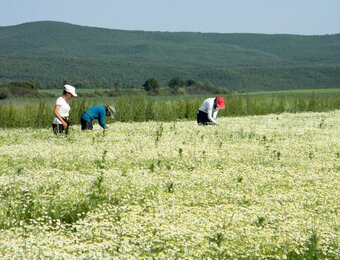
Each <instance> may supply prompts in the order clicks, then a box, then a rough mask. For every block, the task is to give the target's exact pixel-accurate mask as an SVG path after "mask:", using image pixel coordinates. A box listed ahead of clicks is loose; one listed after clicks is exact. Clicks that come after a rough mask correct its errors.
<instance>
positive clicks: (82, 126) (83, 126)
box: [80, 118, 93, 130]
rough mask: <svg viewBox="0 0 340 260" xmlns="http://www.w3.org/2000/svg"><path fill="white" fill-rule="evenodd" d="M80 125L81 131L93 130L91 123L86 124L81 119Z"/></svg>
mask: <svg viewBox="0 0 340 260" xmlns="http://www.w3.org/2000/svg"><path fill="white" fill-rule="evenodd" d="M80 124H81V130H92V129H93V124H92V122H87V121H86V120H84V119H83V118H81V119H80Z"/></svg>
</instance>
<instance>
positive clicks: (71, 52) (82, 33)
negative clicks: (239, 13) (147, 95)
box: [0, 22, 340, 90]
mask: <svg viewBox="0 0 340 260" xmlns="http://www.w3.org/2000/svg"><path fill="white" fill-rule="evenodd" d="M175 76H178V77H181V78H183V79H193V80H195V81H201V82H211V83H213V84H214V85H216V86H219V87H226V88H228V89H231V90H235V89H239V90H240V89H241V90H273V89H295V88H315V87H317V88H329V87H333V88H334V87H340V34H336V35H324V36H300V35H266V34H217V33H190V32H178V33H172V32H144V31H122V30H111V29H102V28H94V27H85V26H78V25H72V24H67V23H61V22H33V23H26V24H21V25H16V26H8V27H0V82H8V81H12V80H15V81H18V80H37V81H39V82H41V83H42V86H44V85H46V84H48V83H51V82H58V81H61V80H62V79H66V80H67V81H69V82H88V83H91V82H92V83H93V82H100V83H102V84H105V85H107V86H113V85H114V84H116V85H117V84H121V85H122V84H124V85H136V86H141V85H142V84H143V83H144V81H145V80H146V79H147V78H150V77H154V78H156V79H157V80H159V81H160V82H161V83H162V84H166V83H167V82H168V81H169V80H170V79H171V78H173V77H175Z"/></svg>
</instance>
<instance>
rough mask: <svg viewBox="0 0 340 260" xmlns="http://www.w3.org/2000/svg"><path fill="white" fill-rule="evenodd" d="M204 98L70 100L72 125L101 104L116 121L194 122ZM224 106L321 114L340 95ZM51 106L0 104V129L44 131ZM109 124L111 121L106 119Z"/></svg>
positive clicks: (258, 98)
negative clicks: (112, 110)
mask: <svg viewBox="0 0 340 260" xmlns="http://www.w3.org/2000/svg"><path fill="white" fill-rule="evenodd" d="M205 98H206V97H203V96H188V97H178V98H173V97H171V98H166V97H145V96H121V97H117V98H111V99H109V100H110V102H108V100H107V99H102V100H101V101H96V100H93V99H82V98H78V99H73V100H72V101H71V115H70V118H71V123H72V124H79V121H80V116H81V113H82V111H84V110H85V109H86V108H88V107H90V106H92V105H95V104H101V105H106V103H107V102H108V103H109V104H110V105H114V106H115V107H116V110H117V114H116V117H115V120H117V121H121V122H141V121H162V122H167V121H175V120H185V119H186V120H194V119H195V118H196V112H197V109H198V108H199V107H200V105H201V103H202V101H203V100H204V99H205ZM226 99H227V106H226V109H225V110H220V112H219V117H223V116H247V115H265V114H279V113H283V112H291V113H297V112H307V111H314V112H323V111H330V110H335V109H340V93H339V92H337V93H333V94H327V95H325V94H321V93H309V94H305V93H300V94H297V93H295V94H293V93H291V94H285V95H283V94H280V95H276V94H262V95H251V94H250V95H230V96H228V97H226ZM53 108H54V105H53V103H51V101H50V100H46V99H32V100H31V102H29V103H27V102H17V101H16V102H6V103H2V104H1V103H0V127H32V128H46V127H50V126H51V122H52V119H53ZM108 122H109V123H110V118H108Z"/></svg>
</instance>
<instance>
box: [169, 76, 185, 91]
mask: <svg viewBox="0 0 340 260" xmlns="http://www.w3.org/2000/svg"><path fill="white" fill-rule="evenodd" d="M168 86H169V88H170V89H171V92H172V93H173V94H178V89H179V88H181V87H182V86H183V81H182V80H181V79H180V78H179V77H174V78H172V79H171V80H170V81H169V83H168Z"/></svg>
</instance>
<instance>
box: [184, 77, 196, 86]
mask: <svg viewBox="0 0 340 260" xmlns="http://www.w3.org/2000/svg"><path fill="white" fill-rule="evenodd" d="M184 85H185V86H186V87H190V86H194V85H197V83H196V81H195V80H193V79H187V80H186V81H185V83H184Z"/></svg>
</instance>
